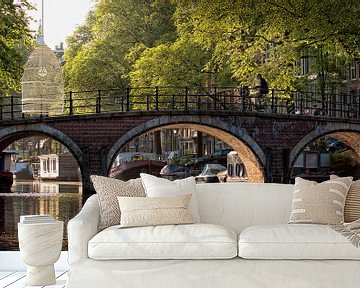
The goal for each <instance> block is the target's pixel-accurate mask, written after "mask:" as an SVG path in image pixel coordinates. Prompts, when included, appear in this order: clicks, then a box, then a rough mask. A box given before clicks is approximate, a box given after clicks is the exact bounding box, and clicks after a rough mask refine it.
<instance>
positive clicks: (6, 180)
mask: <svg viewBox="0 0 360 288" xmlns="http://www.w3.org/2000/svg"><path fill="white" fill-rule="evenodd" d="M13 181H14V180H13V173H11V172H6V171H0V193H7V192H11V186H12V184H13Z"/></svg>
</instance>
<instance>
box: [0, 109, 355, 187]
mask: <svg viewBox="0 0 360 288" xmlns="http://www.w3.org/2000/svg"><path fill="white" fill-rule="evenodd" d="M175 127H177V128H192V129H197V130H199V131H202V132H206V133H208V134H210V135H213V136H215V137H217V138H219V139H221V140H223V141H224V142H225V143H227V144H228V145H229V146H231V147H232V148H233V149H234V150H236V151H237V152H238V153H239V155H240V157H241V159H242V160H243V162H244V165H245V167H246V170H247V173H248V177H249V181H252V182H263V181H265V182H283V183H287V182H288V181H289V177H290V171H291V167H292V166H293V164H294V161H295V160H296V157H297V156H298V154H299V153H300V151H301V150H302V149H303V148H304V147H305V146H306V145H307V144H308V143H309V142H311V141H313V140H315V139H317V138H319V137H322V136H324V135H328V136H330V135H331V136H333V137H335V138H337V139H339V140H341V141H342V142H344V143H345V144H346V145H348V146H349V147H351V148H352V149H353V150H354V151H355V152H356V153H357V154H358V155H360V141H359V140H360V120H359V119H335V118H334V119H330V118H325V117H318V116H308V115H295V114H275V113H264V112H246V111H245V112H244V111H210V110H209V111H181V112H180V111H142V112H140V111H130V112H126V113H121V112H117V113H103V114H94V115H73V116H58V117H54V118H51V117H43V118H38V119H35V118H34V119H13V120H2V121H0V151H2V150H3V149H5V148H6V147H7V146H8V145H9V144H11V143H12V142H14V141H16V140H18V139H21V138H23V137H29V136H35V135H47V136H51V137H52V138H54V139H56V140H57V141H59V142H61V143H63V144H64V145H65V146H67V148H68V149H69V150H70V151H71V152H72V153H73V155H74V157H75V158H76V159H77V162H78V164H79V167H80V170H81V173H82V181H83V185H84V186H83V187H84V190H85V191H91V189H92V187H91V184H90V180H89V176H90V175H91V174H98V175H107V173H108V171H109V169H110V167H111V163H112V161H113V160H114V158H115V157H116V155H117V153H118V152H119V151H120V150H121V148H122V147H123V146H124V145H126V144H127V143H128V142H129V141H131V140H132V139H133V138H135V137H137V136H140V135H141V134H143V133H145V132H150V131H154V130H157V129H160V128H175Z"/></svg>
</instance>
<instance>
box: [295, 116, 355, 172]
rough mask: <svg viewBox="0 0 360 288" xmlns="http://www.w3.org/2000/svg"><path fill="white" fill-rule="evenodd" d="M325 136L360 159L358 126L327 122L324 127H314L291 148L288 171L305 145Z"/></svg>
mask: <svg viewBox="0 0 360 288" xmlns="http://www.w3.org/2000/svg"><path fill="white" fill-rule="evenodd" d="M325 135H328V136H332V137H334V138H337V139H338V140H340V141H342V142H343V143H344V144H346V145H347V146H348V147H350V148H351V149H353V150H354V151H355V153H356V154H357V155H358V156H359V157H360V145H358V143H360V126H359V125H358V124H355V123H339V122H328V123H326V125H323V126H316V127H315V129H314V130H313V131H311V132H310V133H308V134H307V135H305V136H304V137H303V138H302V139H301V140H300V141H299V142H298V143H297V144H296V145H295V146H294V147H293V148H292V150H291V151H290V155H289V167H288V168H289V170H288V171H291V168H292V166H293V164H294V163H295V160H296V158H297V157H298V155H299V154H300V152H301V150H302V149H303V148H304V147H305V146H306V145H307V144H309V143H310V142H312V141H314V140H316V139H318V138H320V137H322V136H325Z"/></svg>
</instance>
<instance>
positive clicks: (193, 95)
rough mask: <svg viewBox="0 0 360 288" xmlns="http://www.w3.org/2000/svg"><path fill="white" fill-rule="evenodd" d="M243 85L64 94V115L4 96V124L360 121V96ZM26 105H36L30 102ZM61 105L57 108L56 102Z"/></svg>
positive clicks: (0, 108)
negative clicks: (133, 119) (224, 118)
mask: <svg viewBox="0 0 360 288" xmlns="http://www.w3.org/2000/svg"><path fill="white" fill-rule="evenodd" d="M258 94H259V93H258V92H256V91H253V90H251V89H247V88H243V87H142V88H130V87H128V88H123V89H107V90H93V91H76V92H74V91H70V92H67V93H65V94H64V103H63V107H64V109H63V113H61V114H58V113H57V114H55V113H52V110H51V107H47V110H44V112H43V113H37V114H27V113H23V111H27V109H26V107H25V104H22V100H21V96H6V97H0V120H7V119H19V118H36V117H44V116H46V117H58V116H66V115H69V116H70V115H90V114H99V113H116V112H130V111H169V110H172V111H190V110H193V111H194V110H195V111H208V110H213V111H221V110H222V111H243V112H250V111H258V112H265V113H278V114H297V115H311V116H320V117H330V118H357V119H359V118H360V100H359V99H360V95H354V94H351V95H350V94H317V93H314V92H304V91H288V90H270V91H269V93H267V94H265V95H260V96H259V95H258ZM27 105H33V104H31V103H28V102H27ZM58 105H59V104H58Z"/></svg>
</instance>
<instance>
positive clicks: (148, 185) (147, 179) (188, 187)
mask: <svg viewBox="0 0 360 288" xmlns="http://www.w3.org/2000/svg"><path fill="white" fill-rule="evenodd" d="M140 178H141V181H142V183H143V186H144V189H145V193H146V196H147V197H165V196H175V195H182V194H192V197H191V200H190V203H189V207H188V209H189V213H190V215H191V217H192V219H193V221H194V223H198V222H200V216H199V211H198V201H197V197H196V182H195V177H188V178H185V179H181V180H175V181H170V180H167V179H164V178H159V177H156V176H153V175H150V174H145V173H140Z"/></svg>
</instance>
